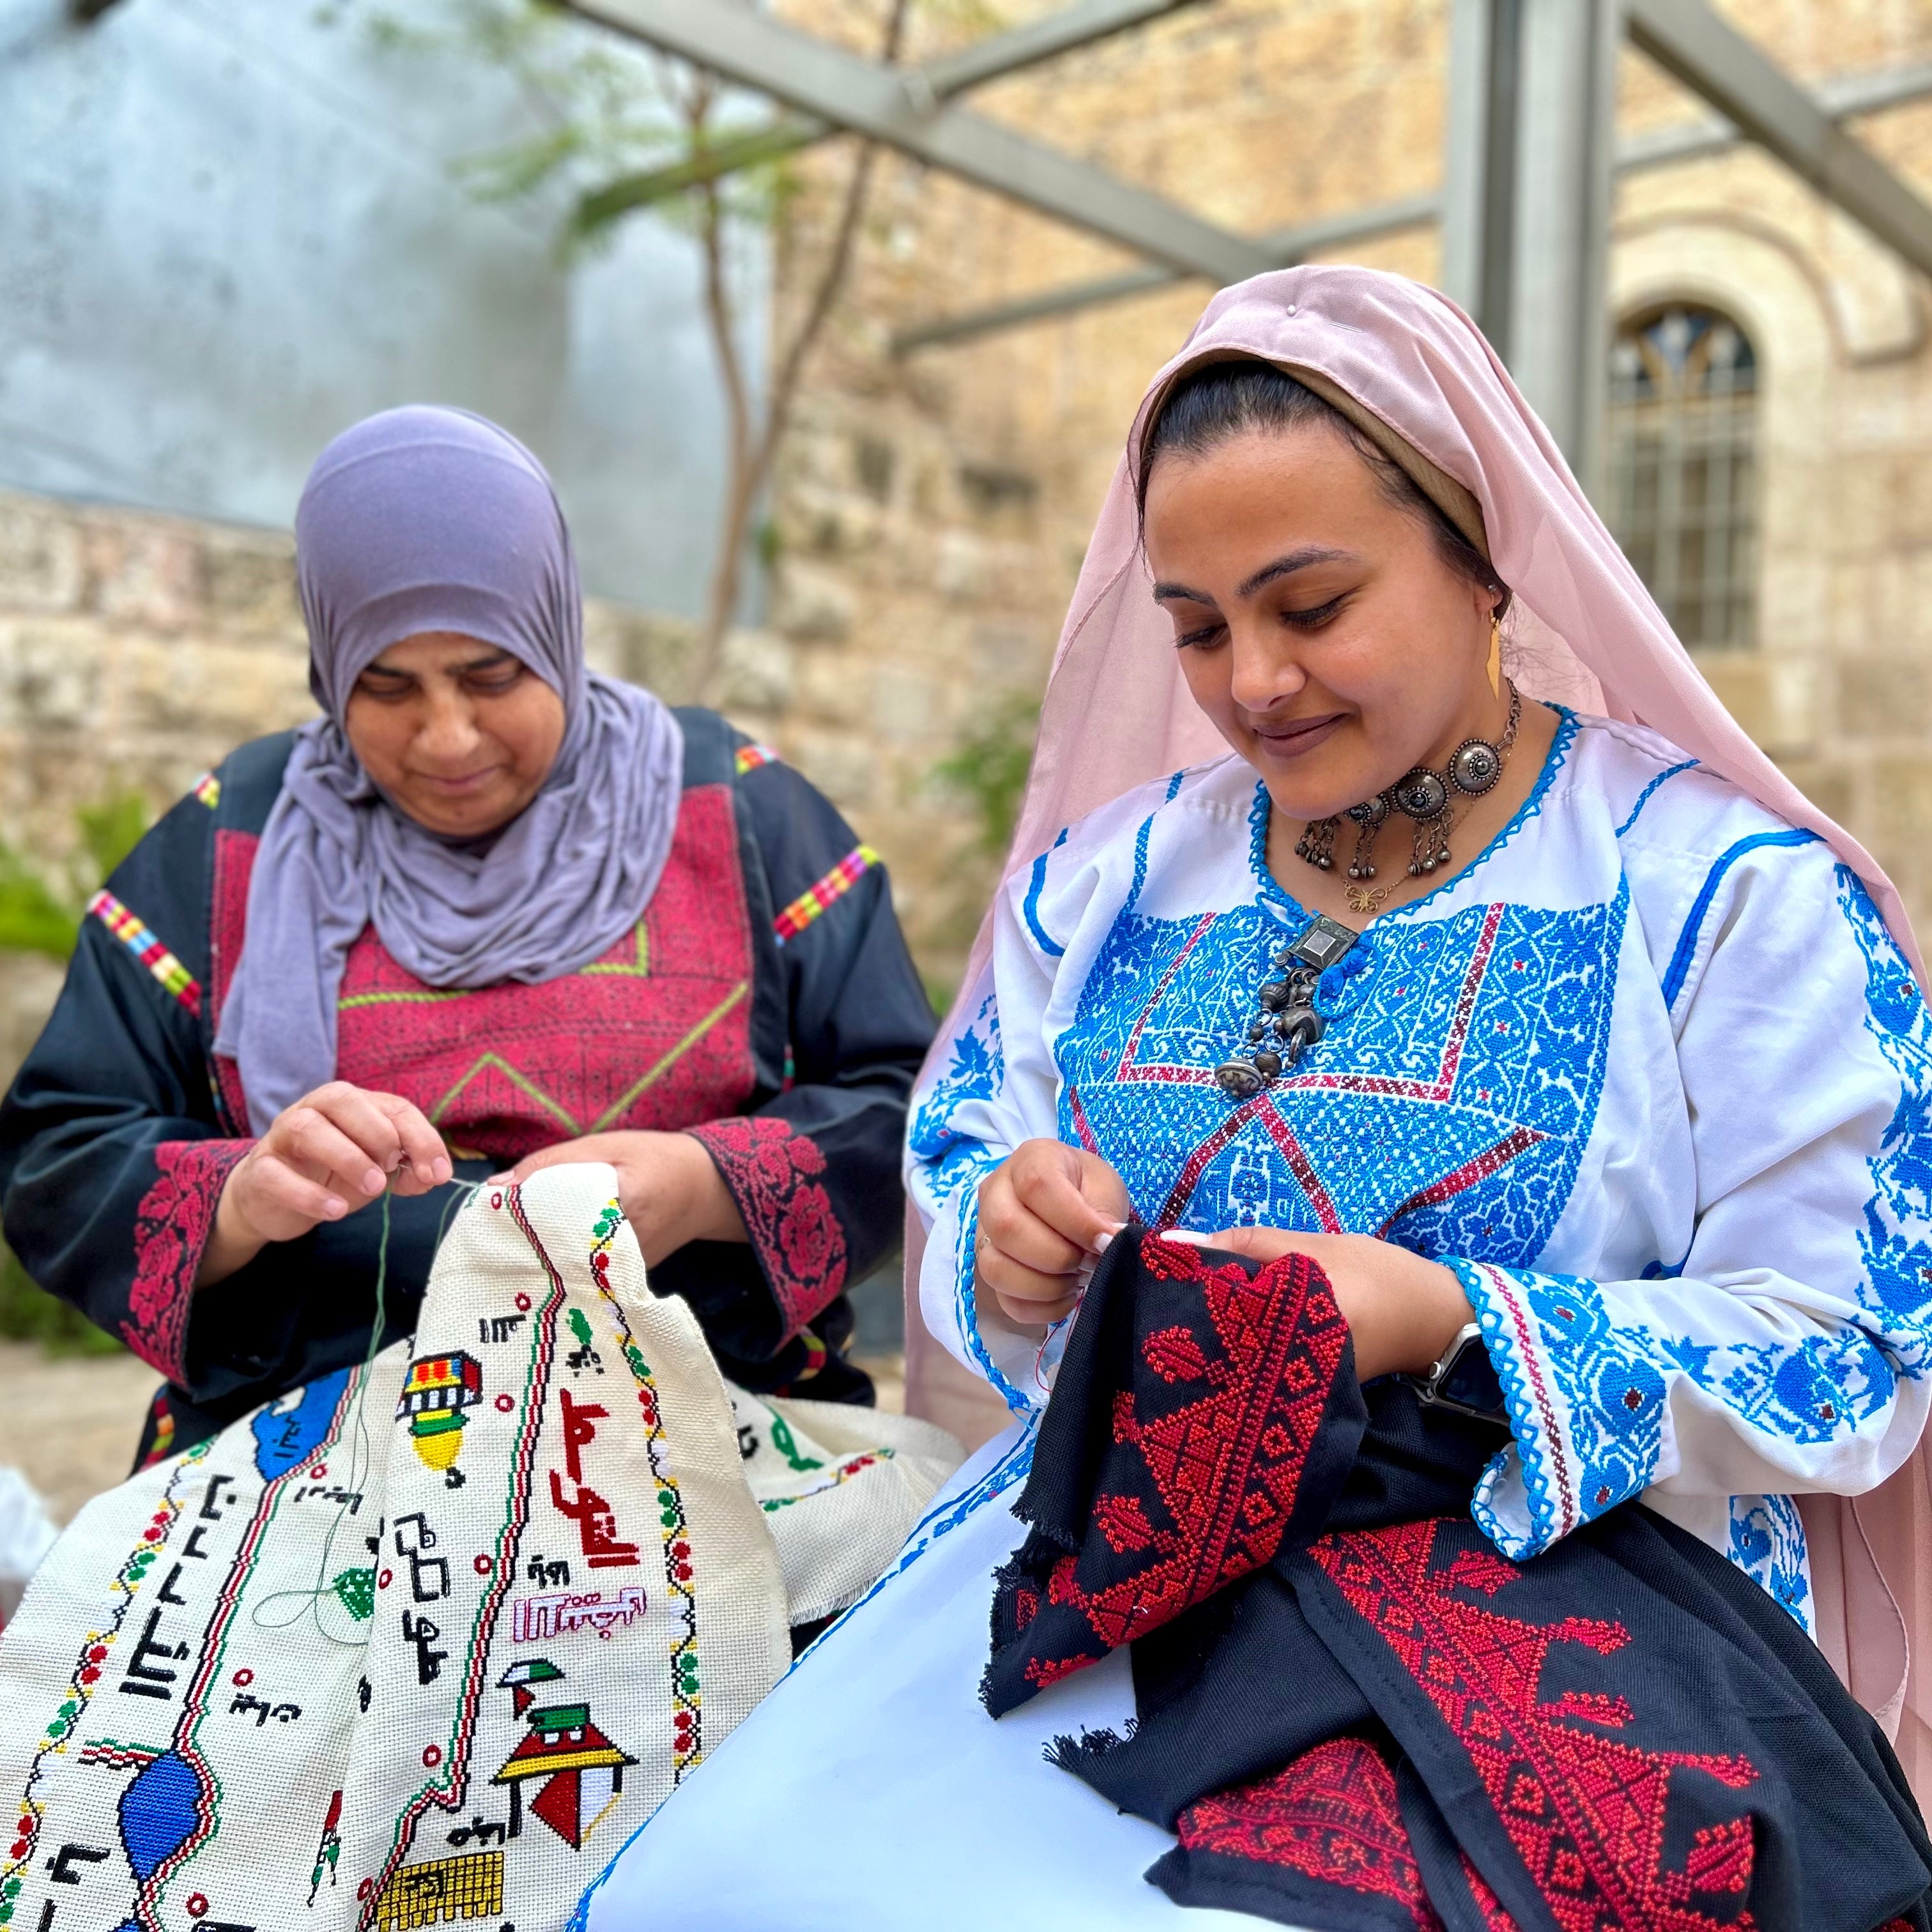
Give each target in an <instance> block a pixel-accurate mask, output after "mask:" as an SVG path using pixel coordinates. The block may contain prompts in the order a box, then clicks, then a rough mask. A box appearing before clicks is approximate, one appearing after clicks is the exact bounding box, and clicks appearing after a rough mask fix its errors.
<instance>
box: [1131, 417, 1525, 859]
mask: <svg viewBox="0 0 1932 1932" xmlns="http://www.w3.org/2000/svg"><path fill="white" fill-rule="evenodd" d="M1146 538H1147V553H1148V562H1149V564H1150V565H1151V566H1152V568H1153V571H1154V580H1155V589H1154V595H1155V596H1156V597H1157V598H1158V599H1159V601H1160V603H1161V604H1162V605H1163V607H1164V608H1165V609H1166V610H1167V611H1168V612H1169V614H1170V615H1171V616H1172V618H1173V619H1174V631H1175V646H1176V648H1177V649H1178V650H1179V652H1180V653H1181V670H1182V673H1183V674H1184V676H1186V678H1187V684H1188V688H1189V689H1190V691H1191V692H1192V693H1193V697H1194V701H1195V702H1196V703H1197V704H1199V706H1201V708H1202V710H1203V711H1205V712H1206V713H1207V714H1208V716H1209V717H1210V718H1212V719H1213V720H1214V723H1215V724H1216V726H1217V728H1218V729H1219V730H1220V733H1221V734H1222V736H1223V737H1225V738H1226V739H1227V741H1228V742H1229V744H1230V745H1232V746H1233V747H1234V748H1235V750H1236V751H1238V752H1240V754H1241V756H1242V757H1244V758H1245V759H1247V761H1248V762H1249V763H1250V764H1251V765H1253V766H1254V767H1255V769H1256V770H1257V771H1258V772H1259V773H1260V774H1261V775H1262V779H1263V780H1264V781H1265V783H1266V784H1267V786H1268V793H1269V796H1271V799H1273V800H1274V804H1275V805H1276V807H1277V809H1278V810H1279V811H1280V812H1281V814H1283V816H1284V817H1287V818H1291V819H1295V820H1304V821H1306V820H1310V819H1316V818H1325V817H1329V816H1330V815H1331V814H1334V813H1336V812H1340V811H1346V809H1347V808H1349V806H1350V805H1355V804H1356V803H1358V802H1360V801H1361V800H1362V799H1367V798H1371V797H1373V796H1374V795H1375V794H1376V793H1377V792H1379V791H1382V790H1385V789H1386V788H1387V787H1388V786H1389V785H1391V784H1394V781H1396V780H1397V778H1400V777H1401V776H1402V775H1403V772H1406V771H1408V770H1409V769H1410V768H1411V767H1412V766H1415V765H1418V764H1428V765H1433V766H1436V768H1437V769H1441V767H1442V765H1443V764H1444V763H1445V762H1446V760H1448V756H1449V754H1450V753H1451V751H1454V749H1455V748H1456V747H1457V745H1460V743H1461V742H1463V739H1465V738H1468V737H1472V736H1484V737H1489V738H1494V737H1495V736H1497V735H1498V733H1499V729H1500V727H1501V724H1502V718H1503V715H1504V709H1505V706H1504V701H1503V700H1501V699H1499V698H1498V697H1496V694H1494V693H1493V691H1491V690H1490V683H1489V679H1488V677H1487V675H1486V674H1485V668H1484V667H1485V665H1486V664H1487V660H1488V656H1489V649H1490V611H1491V610H1492V608H1493V606H1494V605H1495V603H1496V594H1497V593H1496V592H1495V591H1494V590H1493V589H1487V588H1485V587H1484V586H1481V585H1478V584H1477V583H1472V581H1471V580H1469V578H1468V577H1466V576H1464V575H1463V574H1462V573H1460V571H1457V570H1455V569H1454V568H1451V566H1450V565H1449V564H1448V562H1445V560H1444V559H1443V557H1442V554H1441V553H1440V552H1439V550H1438V549H1437V547H1436V542H1435V540H1434V538H1433V535H1432V534H1431V532H1430V528H1429V526H1428V524H1427V523H1426V522H1425V520H1424V518H1423V517H1421V516H1419V515H1417V514H1413V513H1412V512H1411V511H1409V510H1406V509H1405V508H1403V507H1401V506H1400V505H1397V504H1396V503H1394V502H1391V500H1390V499H1389V497H1388V495H1387V494H1386V493H1385V488H1384V486H1383V484H1382V482H1381V481H1380V480H1379V478H1377V477H1376V475H1375V473H1374V472H1373V471H1372V470H1371V469H1370V467H1369V465H1368V463H1367V462H1366V461H1365V460H1364V458H1363V457H1362V456H1361V455H1360V454H1359V452H1357V451H1356V450H1355V448H1354V447H1353V446H1352V445H1351V444H1350V443H1349V440H1348V439H1347V437H1346V436H1344V435H1343V434H1341V433H1340V431H1337V430H1336V429H1333V428H1329V427H1328V426H1327V425H1325V424H1322V423H1319V422H1317V423H1307V424H1302V425H1297V426H1295V427H1293V428H1286V429H1256V430H1247V431H1242V432H1241V433H1239V434H1236V435H1234V436H1232V437H1229V438H1227V439H1226V440H1224V441H1222V442H1219V443H1215V444H1214V445H1213V446H1211V447H1210V448H1209V449H1206V450H1205V451H1203V452H1199V453H1196V452H1192V451H1187V450H1184V449H1172V450H1169V451H1166V452H1163V453H1162V454H1161V455H1159V456H1158V457H1157V458H1156V459H1155V461H1154V469H1153V472H1152V474H1151V476H1150V477H1149V478H1148V493H1147V520H1146Z"/></svg>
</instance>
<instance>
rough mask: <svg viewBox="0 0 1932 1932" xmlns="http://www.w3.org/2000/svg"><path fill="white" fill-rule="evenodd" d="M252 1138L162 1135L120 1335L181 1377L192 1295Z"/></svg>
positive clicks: (138, 1225)
mask: <svg viewBox="0 0 1932 1932" xmlns="http://www.w3.org/2000/svg"><path fill="white" fill-rule="evenodd" d="M253 1146H254V1142H252V1141H214V1140H209V1141H162V1142H159V1143H158V1144H157V1145H156V1147H155V1148H154V1166H155V1168H156V1169H157V1175H156V1178H155V1181H154V1186H153V1187H151V1188H149V1189H148V1191H147V1193H145V1194H144V1195H143V1196H142V1197H141V1205H140V1206H139V1208H136V1210H135V1213H134V1279H133V1282H132V1283H130V1286H129V1287H128V1290H127V1320H126V1321H124V1322H122V1323H121V1340H123V1341H124V1342H125V1343H127V1346H128V1347H129V1348H130V1349H133V1352H134V1353H135V1354H136V1355H139V1357H140V1358H141V1359H142V1361H144V1362H145V1363H146V1364H148V1367H150V1368H151V1369H153V1370H157V1372H158V1373H160V1374H162V1375H163V1376H166V1377H167V1379H168V1380H169V1382H179V1381H180V1380H181V1376H182V1375H183V1373H184V1356H185V1354H186V1352H187V1316H188V1301H189V1298H190V1296H191V1295H193V1292H194V1277H195V1275H196V1271H198V1270H199V1268H200V1266H201V1256H202V1250H203V1249H205V1247H207V1246H208V1236H209V1235H210V1234H211V1233H212V1232H214V1211H215V1208H216V1207H217V1205H218V1204H219V1203H220V1199H221V1190H222V1188H223V1185H224V1184H226V1181H227V1179H228V1176H229V1172H231V1170H232V1169H233V1168H234V1166H235V1164H236V1162H238V1161H239V1160H240V1159H241V1158H242V1156H243V1155H244V1154H246V1153H247V1152H248V1150H249V1149H250V1148H251V1147H253Z"/></svg>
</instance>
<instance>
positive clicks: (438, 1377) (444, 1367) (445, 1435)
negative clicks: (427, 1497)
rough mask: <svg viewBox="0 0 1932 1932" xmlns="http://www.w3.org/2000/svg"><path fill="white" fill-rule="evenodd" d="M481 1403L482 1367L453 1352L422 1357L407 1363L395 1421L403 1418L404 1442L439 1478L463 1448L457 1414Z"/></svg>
mask: <svg viewBox="0 0 1932 1932" xmlns="http://www.w3.org/2000/svg"><path fill="white" fill-rule="evenodd" d="M481 1400H483V1369H482V1365H481V1364H480V1363H479V1362H478V1361H477V1359H476V1358H475V1356H474V1355H465V1354H464V1353H463V1351H462V1350H461V1349H452V1350H451V1351H450V1352H449V1354H447V1355H423V1356H421V1357H419V1358H418V1359H417V1360H416V1361H413V1362H412V1363H411V1364H410V1374H409V1379H408V1381H407V1382H404V1385H403V1395H402V1400H401V1401H400V1402H398V1403H397V1404H396V1420H397V1421H398V1422H400V1421H402V1419H403V1418H404V1417H405V1416H407V1417H408V1418H409V1423H410V1442H411V1444H412V1445H413V1447H414V1448H415V1450H416V1454H418V1455H419V1456H420V1457H422V1460H423V1462H424V1463H425V1466H427V1467H428V1468H430V1469H434V1470H436V1471H437V1472H438V1473H439V1474H440V1473H441V1472H443V1471H444V1470H446V1469H449V1467H450V1466H451V1465H452V1463H455V1460H456V1455H457V1451H458V1450H460V1448H462V1447H463V1423H464V1421H465V1420H466V1418H465V1417H464V1415H463V1411H464V1410H465V1409H473V1408H475V1406H476V1405H477V1403H479V1402H481Z"/></svg>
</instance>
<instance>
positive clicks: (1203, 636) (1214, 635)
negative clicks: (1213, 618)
mask: <svg viewBox="0 0 1932 1932" xmlns="http://www.w3.org/2000/svg"><path fill="white" fill-rule="evenodd" d="M1227 631H1228V627H1227V625H1225V624H1223V623H1221V622H1219V621H1218V620H1217V622H1214V623H1212V624H1208V625H1203V626H1202V628H1201V629H1199V630H1198V631H1182V632H1181V634H1180V635H1179V636H1178V637H1176V638H1175V640H1174V647H1175V649H1176V650H1178V651H1187V650H1195V651H1202V650H1208V649H1211V648H1212V647H1213V646H1214V645H1215V644H1216V643H1219V642H1220V640H1221V639H1222V638H1223V637H1225V636H1226V634H1227Z"/></svg>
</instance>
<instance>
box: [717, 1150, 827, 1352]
mask: <svg viewBox="0 0 1932 1932" xmlns="http://www.w3.org/2000/svg"><path fill="white" fill-rule="evenodd" d="M685 1131H686V1132H687V1133H689V1134H690V1135H691V1136H692V1137H693V1138H694V1139H696V1140H697V1141H698V1142H701V1143H702V1145H703V1148H704V1151H706V1153H707V1154H709V1155H710V1157H711V1158H712V1161H713V1162H714V1163H715V1164H716V1166H717V1169H718V1174H719V1175H721V1177H722V1178H723V1180H724V1185H725V1187H727V1188H728V1189H729V1190H730V1195H731V1199H733V1201H734V1202H736V1204H737V1208H738V1212H739V1215H740V1216H741V1217H742V1219H743V1220H744V1223H745V1232H746V1233H747V1234H748V1235H750V1236H751V1251H752V1253H754V1254H755V1255H756V1256H757V1258H758V1265H759V1267H760V1268H761V1269H763V1271H764V1277H765V1281H766V1286H769V1289H771V1292H772V1300H773V1301H775V1302H776V1303H777V1304H778V1315H779V1318H780V1320H781V1323H782V1325H783V1328H784V1334H783V1335H782V1336H781V1338H780V1346H783V1344H784V1343H786V1342H789V1341H790V1340H791V1339H792V1337H793V1336H794V1335H796V1334H798V1333H799V1331H801V1330H802V1328H804V1327H805V1325H806V1324H807V1323H808V1322H810V1321H811V1319H812V1317H813V1316H814V1315H817V1314H818V1313H820V1312H821V1311H822V1310H824V1309H825V1308H826V1307H829V1305H830V1304H832V1302H834V1301H837V1300H838V1296H839V1295H840V1294H841V1292H842V1291H843V1290H844V1286H845V1259H846V1256H845V1230H844V1229H843V1228H842V1227H841V1226H840V1225H839V1222H838V1215H837V1214H835V1212H834V1211H833V1209H832V1197H831V1196H830V1195H829V1194H828V1193H826V1191H825V1189H824V1187H823V1185H822V1184H821V1181H820V1176H822V1175H823V1173H824V1172H825V1157H824V1155H823V1154H821V1153H820V1151H819V1148H818V1144H817V1142H815V1141H814V1140H813V1139H812V1138H811V1136H810V1135H808V1134H802V1133H799V1132H798V1131H797V1130H796V1129H795V1128H794V1127H793V1126H792V1124H791V1123H790V1121H784V1120H781V1119H779V1118H778V1117H777V1116H776V1115H770V1114H754V1115H742V1116H740V1117H739V1118H735V1119H732V1120H727V1121H709V1122H707V1123H706V1124H705V1125H703V1127H691V1128H688V1129H686V1130H685Z"/></svg>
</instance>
